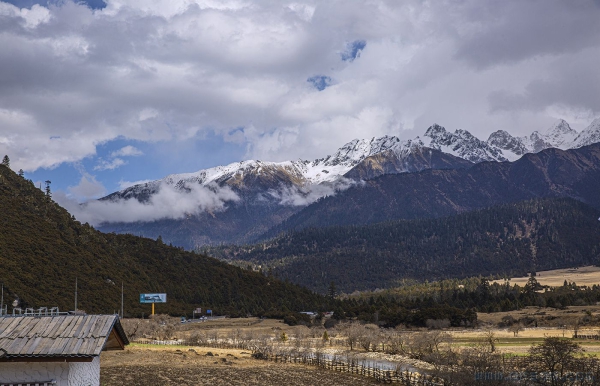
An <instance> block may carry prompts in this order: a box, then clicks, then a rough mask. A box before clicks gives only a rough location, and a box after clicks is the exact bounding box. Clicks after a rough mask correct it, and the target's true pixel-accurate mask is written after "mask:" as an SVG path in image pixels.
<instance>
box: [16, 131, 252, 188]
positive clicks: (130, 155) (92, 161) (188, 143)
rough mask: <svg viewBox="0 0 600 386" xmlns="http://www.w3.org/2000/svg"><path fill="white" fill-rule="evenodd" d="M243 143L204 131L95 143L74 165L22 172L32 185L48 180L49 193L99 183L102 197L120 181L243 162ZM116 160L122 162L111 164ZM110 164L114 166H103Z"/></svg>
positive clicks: (244, 151) (122, 138)
mask: <svg viewBox="0 0 600 386" xmlns="http://www.w3.org/2000/svg"><path fill="white" fill-rule="evenodd" d="M245 153H246V145H245V143H234V142H227V141H225V140H224V139H223V137H222V136H221V135H218V134H215V133H214V132H206V133H203V134H200V135H197V136H196V137H195V138H192V139H188V140H184V141H177V140H173V141H161V142H143V141H135V140H131V139H127V138H124V137H119V138H116V139H114V140H112V141H109V142H105V143H102V144H98V145H97V146H96V155H93V156H89V157H86V158H84V159H82V160H81V161H79V162H76V163H62V164H60V165H59V166H57V167H55V168H52V169H47V168H39V169H37V170H36V171H34V172H26V173H25V178H27V179H31V180H32V181H33V182H34V183H35V185H36V186H40V184H41V187H42V189H43V188H44V181H46V180H50V181H52V185H51V188H52V191H57V190H61V191H63V192H65V193H69V192H70V190H69V187H73V186H75V185H77V184H78V183H79V181H80V180H81V178H82V177H84V176H85V177H86V178H87V179H88V180H90V179H95V180H96V181H99V182H101V183H102V185H103V186H104V189H105V194H110V193H112V192H115V191H117V190H120V189H121V184H122V183H124V182H135V181H143V180H156V179H160V178H163V177H166V176H167V175H169V174H177V173H189V172H196V171H198V170H201V169H207V168H211V167H215V166H219V165H227V164H229V163H232V162H236V161H238V160H240V159H244V156H245ZM116 159H119V160H121V161H122V162H123V163H122V164H119V163H115V160H116ZM109 165H114V167H112V168H111V167H107V166H109Z"/></svg>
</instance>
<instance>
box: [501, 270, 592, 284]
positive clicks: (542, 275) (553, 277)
mask: <svg viewBox="0 0 600 386" xmlns="http://www.w3.org/2000/svg"><path fill="white" fill-rule="evenodd" d="M528 280H529V277H527V276H525V277H515V278H511V279H510V280H509V282H510V284H511V285H515V284H517V285H519V286H524V285H525V284H527V281H528ZM536 280H537V281H538V282H539V283H540V284H541V285H547V286H551V287H559V286H561V285H563V284H564V282H565V280H566V281H567V282H569V283H576V284H577V285H579V286H583V285H586V286H593V285H595V284H600V267H596V266H586V267H578V268H565V269H554V270H551V271H540V272H537V274H536ZM492 283H499V284H504V283H505V281H504V280H494V281H493V282H492Z"/></svg>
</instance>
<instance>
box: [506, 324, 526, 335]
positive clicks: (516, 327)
mask: <svg viewBox="0 0 600 386" xmlns="http://www.w3.org/2000/svg"><path fill="white" fill-rule="evenodd" d="M508 331H510V332H512V333H513V336H517V335H519V332H521V331H523V325H522V324H521V323H515V324H513V325H512V326H510V327H509V328H508Z"/></svg>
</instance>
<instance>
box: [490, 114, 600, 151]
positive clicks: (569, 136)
mask: <svg viewBox="0 0 600 386" xmlns="http://www.w3.org/2000/svg"><path fill="white" fill-rule="evenodd" d="M576 137H577V131H575V130H573V129H572V128H571V127H570V126H569V124H568V123H567V122H566V121H565V120H563V119H559V120H558V121H556V122H555V123H554V124H553V125H552V126H551V127H550V128H548V130H546V131H545V132H543V133H540V132H539V131H534V132H533V133H531V134H530V135H529V136H525V137H513V136H512V135H510V134H509V133H508V132H506V131H504V130H498V131H496V132H493V133H492V134H491V135H490V137H489V138H488V140H487V143H488V144H489V145H491V146H493V147H495V148H498V149H500V150H501V152H502V155H503V156H504V157H505V158H506V159H508V160H510V161H515V160H517V159H519V158H521V156H522V155H523V154H526V153H538V152H540V151H542V150H544V149H549V148H551V147H555V148H558V149H562V150H566V149H572V148H574V147H576V146H573V142H574V140H575V138H576ZM599 141H600V139H599ZM596 142H598V141H596ZM591 143H594V142H591ZM582 146H584V145H582Z"/></svg>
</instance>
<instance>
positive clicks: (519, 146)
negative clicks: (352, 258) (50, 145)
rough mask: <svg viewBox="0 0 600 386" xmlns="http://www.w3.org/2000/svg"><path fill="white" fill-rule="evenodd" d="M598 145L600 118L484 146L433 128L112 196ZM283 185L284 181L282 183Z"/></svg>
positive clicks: (338, 177)
mask: <svg viewBox="0 0 600 386" xmlns="http://www.w3.org/2000/svg"><path fill="white" fill-rule="evenodd" d="M596 142H600V118H599V119H595V120H594V121H593V122H592V123H591V124H590V125H589V126H588V127H587V128H586V129H584V130H583V131H582V132H581V133H577V132H576V131H575V130H573V129H572V128H571V127H570V126H569V124H568V123H567V122H566V121H564V120H562V119H560V120H558V121H556V122H555V123H554V124H553V125H552V126H551V127H550V128H548V129H547V130H546V131H545V132H543V133H540V132H539V131H534V132H533V133H532V134H531V135H529V136H524V137H514V136H512V135H511V134H509V133H508V132H507V131H505V130H498V131H496V132H494V133H492V134H491V135H490V136H489V138H488V139H487V141H482V140H480V139H478V138H477V137H475V136H474V135H472V134H471V133H470V132H468V131H466V130H460V129H458V130H456V131H454V132H453V133H452V132H450V131H448V130H446V129H445V128H444V127H442V126H440V125H438V124H433V125H432V126H430V127H429V128H428V129H427V131H426V132H425V134H424V135H423V137H422V138H420V137H417V138H415V139H413V140H401V139H399V138H398V137H395V136H388V135H386V136H383V137H379V138H371V139H361V140H359V139H355V140H353V141H350V142H348V143H346V144H345V145H344V146H342V147H341V148H339V149H338V150H337V151H336V152H335V153H334V154H332V155H329V156H327V157H324V158H319V159H316V160H314V161H307V160H296V161H284V162H264V161H259V160H247V161H241V162H234V163H231V164H229V165H225V166H216V167H213V168H209V169H204V170H200V171H197V172H194V173H183V174H172V175H169V176H167V177H165V178H163V179H161V180H156V181H152V182H148V183H145V184H140V185H135V186H132V187H130V188H127V189H125V190H122V191H120V192H117V193H116V194H115V195H116V196H118V198H131V197H139V196H140V195H144V194H145V195H151V194H153V193H155V192H157V191H158V190H159V189H160V186H161V185H163V184H166V185H170V186H174V187H176V188H179V189H186V186H187V185H188V184H199V185H202V186H207V187H211V186H212V187H215V188H216V187H217V186H223V185H229V186H234V185H235V184H238V186H243V185H244V179H245V177H249V176H251V177H256V176H262V177H265V178H272V180H273V181H275V182H274V186H272V187H270V188H269V189H278V185H280V184H282V183H285V184H287V185H288V187H289V186H295V187H297V188H303V189H304V188H309V189H310V187H311V186H314V185H321V184H324V185H329V186H335V185H336V184H337V183H338V182H340V181H343V180H344V175H345V174H346V173H348V172H349V171H350V170H352V169H353V168H354V167H356V166H357V165H359V164H360V163H361V162H362V161H364V160H365V159H366V158H368V157H371V156H374V155H377V154H381V153H383V152H392V153H393V154H394V155H395V156H396V157H397V158H398V159H399V160H404V159H407V157H408V156H409V155H411V154H412V153H413V152H415V151H421V150H422V149H423V148H432V149H436V150H439V151H442V152H444V153H447V154H451V155H454V156H457V157H460V158H463V159H466V160H468V161H471V162H475V163H477V162H483V161H499V162H504V161H515V160H517V159H519V158H520V157H521V156H523V155H524V154H526V153H536V152H539V151H541V150H544V149H547V148H550V147H556V148H560V149H563V150H566V149H571V148H578V147H582V146H586V145H590V144H592V143H596ZM282 181H284V182H282Z"/></svg>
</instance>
